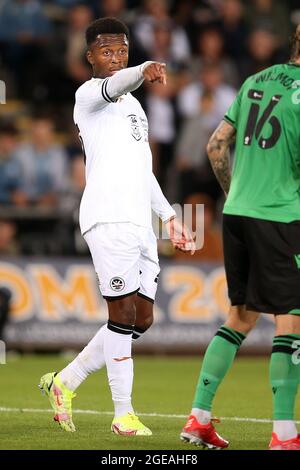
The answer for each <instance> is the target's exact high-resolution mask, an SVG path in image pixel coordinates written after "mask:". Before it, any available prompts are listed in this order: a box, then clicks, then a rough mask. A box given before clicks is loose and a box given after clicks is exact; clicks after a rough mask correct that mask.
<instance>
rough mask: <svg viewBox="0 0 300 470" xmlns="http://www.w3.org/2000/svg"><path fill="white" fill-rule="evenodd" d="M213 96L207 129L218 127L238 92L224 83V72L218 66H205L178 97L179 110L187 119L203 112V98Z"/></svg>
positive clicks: (206, 117)
mask: <svg viewBox="0 0 300 470" xmlns="http://www.w3.org/2000/svg"><path fill="white" fill-rule="evenodd" d="M203 94H205V95H206V96H211V106H210V107H209V111H208V110H207V109H206V111H205V120H206V121H207V126H206V127H211V129H213V128H214V127H216V126H217V125H218V124H219V122H220V121H221V119H222V118H223V116H224V114H225V112H226V111H227V109H228V108H229V106H230V105H231V103H232V101H233V100H234V98H235V95H236V91H235V89H234V88H232V87H231V86H229V85H226V84H225V83H224V82H223V75H222V70H221V68H220V67H219V66H218V65H217V64H211V65H205V66H204V67H203V68H202V71H201V73H200V75H199V77H198V80H195V81H193V82H192V83H190V84H189V85H187V86H185V87H184V88H183V89H182V90H181V92H180V93H179V95H178V109H179V112H180V113H181V115H182V116H183V117H185V118H189V117H193V116H197V115H199V113H201V112H202V104H203V102H202V100H201V97H202V96H203Z"/></svg>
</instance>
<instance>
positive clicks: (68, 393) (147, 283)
mask: <svg viewBox="0 0 300 470" xmlns="http://www.w3.org/2000/svg"><path fill="white" fill-rule="evenodd" d="M128 37H129V34H128V29H127V27H126V25H124V24H123V23H122V22H120V21H119V20H117V19H115V18H102V19H98V20H96V21H94V22H93V23H92V24H91V25H90V26H89V27H88V29H87V31H86V40H87V46H88V52H87V59H88V61H89V63H90V64H91V66H92V68H93V78H91V79H90V80H88V81H87V82H85V83H84V84H83V85H82V86H80V87H79V89H78V90H77V92H76V101H75V107H74V121H75V124H76V126H77V127H78V130H79V133H80V139H81V142H82V145H83V149H84V155H85V159H86V187H85V190H84V194H83V197H82V200H81V205H80V217H79V218H80V228H81V232H82V234H83V236H84V238H85V240H86V242H87V244H88V246H89V249H90V252H91V255H92V259H93V263H94V267H95V270H96V273H97V276H98V279H99V286H100V291H101V293H102V295H103V297H104V298H105V299H106V301H107V305H108V313H109V318H108V322H107V324H105V325H104V326H102V328H100V330H99V331H98V332H97V334H96V335H95V336H94V337H93V338H92V340H91V341H90V342H89V344H88V345H87V346H86V347H85V348H84V350H83V351H82V352H81V353H80V354H79V355H78V356H77V357H76V358H75V359H74V360H73V361H72V362H71V363H70V364H69V365H68V366H67V367H66V368H65V369H63V370H62V371H60V372H59V373H48V374H46V375H44V376H43V377H42V378H41V382H40V388H41V389H42V390H43V391H44V392H45V393H46V394H47V396H48V397H49V400H50V403H51V405H52V407H53V409H54V411H55V416H54V419H55V420H56V421H57V422H58V423H59V424H60V426H61V427H62V428H63V429H64V430H66V431H75V426H74V424H73V421H72V407H71V404H72V398H73V397H74V395H75V394H74V391H75V389H76V388H77V387H78V386H79V385H80V384H81V383H82V382H83V381H84V380H85V379H86V377H87V376H88V375H89V374H91V373H92V372H95V371H97V370H99V369H100V368H101V367H103V366H104V365H106V368H107V375H108V381H109V386H110V389H111V394H112V399H113V403H114V408H115V416H114V419H113V421H112V425H111V430H112V431H113V432H115V433H116V434H119V435H124V436H135V435H137V436H149V435H151V434H152V432H151V431H150V429H149V428H147V427H146V426H144V424H143V423H141V421H140V420H139V418H138V417H137V416H136V415H135V413H134V410H133V407H132V404H131V391H132V382H133V361H132V358H131V344H132V339H137V338H139V337H140V336H141V335H143V334H144V333H145V331H146V330H147V329H148V328H149V327H150V326H151V324H152V322H153V303H154V298H155V294H156V289H157V279H158V274H159V263H158V255H157V240H156V237H155V235H154V232H153V229H152V224H151V210H152V209H153V210H154V211H155V213H156V214H157V215H158V216H159V217H160V218H161V219H162V221H163V222H164V223H165V224H166V228H167V230H168V232H169V235H170V239H171V241H172V243H173V245H174V246H175V247H176V248H179V249H182V250H184V251H190V252H191V254H193V252H194V249H195V246H194V242H193V239H192V237H191V234H190V232H189V230H188V229H187V228H186V227H185V226H184V224H182V223H181V222H180V221H179V220H178V219H176V213H175V211H174V210H173V208H172V207H171V206H170V204H169V203H168V201H167V200H166V198H165V197H164V195H163V193H162V191H161V189H160V186H159V184H158V182H157V180H156V178H155V176H154V175H153V173H152V155H151V151H150V147H149V143H148V123H147V117H146V115H145V113H144V111H143V109H142V107H141V105H140V103H139V102H138V101H137V100H136V99H135V98H134V97H133V96H132V95H131V93H130V92H131V91H133V90H136V89H137V88H138V87H139V86H140V85H141V84H142V83H143V81H144V80H147V81H149V82H155V81H158V82H160V83H161V84H162V85H164V84H165V83H166V67H165V64H161V63H158V62H145V63H143V64H141V65H139V66H137V67H130V68H126V67H127V63H128V47H129V44H128Z"/></svg>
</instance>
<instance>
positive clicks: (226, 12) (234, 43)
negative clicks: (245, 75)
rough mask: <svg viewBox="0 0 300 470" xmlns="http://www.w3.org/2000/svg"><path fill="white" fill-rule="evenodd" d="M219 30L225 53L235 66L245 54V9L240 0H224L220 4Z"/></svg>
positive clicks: (246, 31) (246, 33)
mask: <svg viewBox="0 0 300 470" xmlns="http://www.w3.org/2000/svg"><path fill="white" fill-rule="evenodd" d="M220 29H221V32H222V35H223V40H224V45H225V51H226V53H227V54H228V56H229V57H231V59H233V60H235V61H236V63H237V66H238V65H239V60H240V59H241V58H243V57H244V55H245V52H246V41H247V36H248V27H247V23H246V20H245V8H244V5H243V4H242V1H241V0H224V1H223V2H222V4H221V21H220Z"/></svg>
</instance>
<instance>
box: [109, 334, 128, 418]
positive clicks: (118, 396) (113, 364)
mask: <svg viewBox="0 0 300 470" xmlns="http://www.w3.org/2000/svg"><path fill="white" fill-rule="evenodd" d="M126 328H129V329H130V327H127V326H126V325H124V330H121V329H119V331H123V332H124V331H125V332H126ZM116 329H118V328H115V330H116ZM127 331H129V330H127ZM103 350H104V357H105V363H106V369H107V376H108V383H109V386H110V390H111V395H112V399H113V402H114V407H115V417H119V416H123V415H125V414H126V413H128V412H130V413H133V408H132V405H131V391H132V382H133V361H132V358H131V334H124V333H122V332H120V333H117V332H116V331H112V330H110V329H109V325H108V328H107V330H106V331H105V334H104V349H103ZM127 358H128V359H127Z"/></svg>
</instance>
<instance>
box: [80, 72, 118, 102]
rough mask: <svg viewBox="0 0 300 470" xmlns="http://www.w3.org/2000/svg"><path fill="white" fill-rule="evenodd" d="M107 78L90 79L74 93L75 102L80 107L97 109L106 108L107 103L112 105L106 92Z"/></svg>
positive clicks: (111, 100)
mask: <svg viewBox="0 0 300 470" xmlns="http://www.w3.org/2000/svg"><path fill="white" fill-rule="evenodd" d="M108 80H109V77H107V78H105V79H102V78H92V79H91V80H89V81H88V82H86V83H84V85H82V86H81V87H80V88H78V90H77V92H76V102H77V104H79V105H80V106H84V107H91V106H95V107H97V108H98V109H99V108H101V107H104V106H106V105H107V104H109V103H114V102H115V100H113V99H112V98H111V97H110V96H109V94H108V91H107V82H108Z"/></svg>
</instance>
